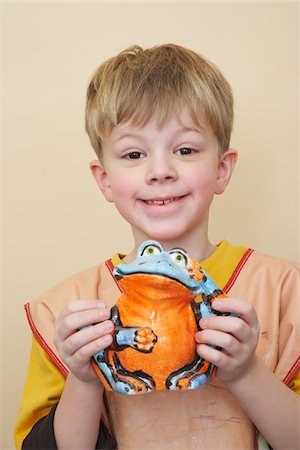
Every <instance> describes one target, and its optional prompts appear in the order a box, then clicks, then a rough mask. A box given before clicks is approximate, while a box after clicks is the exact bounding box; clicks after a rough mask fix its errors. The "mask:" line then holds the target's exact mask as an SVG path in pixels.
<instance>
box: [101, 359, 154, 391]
mask: <svg viewBox="0 0 300 450" xmlns="http://www.w3.org/2000/svg"><path fill="white" fill-rule="evenodd" d="M94 360H95V362H96V364H97V366H98V367H99V369H100V370H101V372H102V374H103V376H104V377H105V379H106V381H107V383H108V384H109V386H110V387H111V389H112V390H113V391H117V392H120V393H121V394H126V395H133V394H140V393H145V392H151V391H152V390H153V389H155V382H154V380H153V379H152V377H151V376H149V375H147V374H146V373H144V372H143V371H141V370H137V371H134V372H130V371H128V370H126V369H125V368H124V367H123V365H122V364H121V362H120V360H119V358H118V355H117V354H116V353H115V352H114V351H111V350H102V351H101V352H98V353H97V354H96V355H95V356H94Z"/></svg>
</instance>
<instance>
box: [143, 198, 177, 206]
mask: <svg viewBox="0 0 300 450" xmlns="http://www.w3.org/2000/svg"><path fill="white" fill-rule="evenodd" d="M177 198H178V197H174V198H168V199H167V200H145V202H146V203H147V204H148V205H167V204H168V203H171V202H173V201H174V200H176V199H177Z"/></svg>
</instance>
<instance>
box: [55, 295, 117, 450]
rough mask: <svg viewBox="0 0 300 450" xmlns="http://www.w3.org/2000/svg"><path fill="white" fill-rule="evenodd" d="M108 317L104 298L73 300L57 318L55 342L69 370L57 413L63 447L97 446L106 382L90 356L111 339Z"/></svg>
mask: <svg viewBox="0 0 300 450" xmlns="http://www.w3.org/2000/svg"><path fill="white" fill-rule="evenodd" d="M109 317H110V311H109V310H108V309H107V308H106V305H105V304H104V303H103V302H99V301H98V302H96V301H94V300H90V301H89V300H77V301H75V302H70V303H69V304H68V305H67V306H66V307H65V308H64V309H63V311H62V312H61V314H60V315H59V317H58V319H57V322H56V329H55V335H54V343H55V345H56V347H57V350H58V353H59V355H60V358H61V359H62V361H63V362H64V363H65V365H66V366H67V367H68V368H69V370H70V374H69V376H68V377H67V380H66V384H65V387H64V390H63V393H62V396H61V398H60V401H59V403H58V405H57V408H56V412H55V416H54V432H55V438H56V442H57V446H58V448H59V449H60V450H63V449H70V448H72V450H75V449H78V450H79V449H80V450H85V449H94V448H95V447H96V442H97V437H98V432H99V426H100V418H101V414H102V407H103V386H102V384H101V382H100V380H99V378H98V377H97V375H96V374H95V372H94V370H93V368H92V365H91V357H92V356H93V355H94V354H95V353H97V352H99V351H100V350H103V349H104V348H106V347H107V346H108V345H110V344H111V343H112V336H111V334H112V332H113V323H112V322H111V321H110V320H108V319H109ZM92 324H95V325H94V326H89V325H92Z"/></svg>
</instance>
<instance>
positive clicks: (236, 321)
mask: <svg viewBox="0 0 300 450" xmlns="http://www.w3.org/2000/svg"><path fill="white" fill-rule="evenodd" d="M199 324H200V327H201V328H202V329H204V330H206V329H210V330H217V331H222V332H225V333H230V334H232V335H233V336H234V337H235V338H236V339H238V340H239V341H240V342H246V341H247V340H248V339H250V337H251V329H250V327H249V326H248V325H247V324H246V322H245V321H244V320H242V319H240V318H239V317H231V316H210V317H205V318H203V319H201V320H200V322H199Z"/></svg>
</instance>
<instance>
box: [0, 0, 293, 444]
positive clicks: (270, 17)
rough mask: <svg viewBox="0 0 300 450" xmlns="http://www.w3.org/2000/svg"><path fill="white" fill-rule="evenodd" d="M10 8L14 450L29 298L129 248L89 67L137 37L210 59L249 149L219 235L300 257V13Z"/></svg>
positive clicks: (6, 234) (6, 434)
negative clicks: (93, 125) (96, 143)
mask: <svg viewBox="0 0 300 450" xmlns="http://www.w3.org/2000/svg"><path fill="white" fill-rule="evenodd" d="M2 13H3V19H2V23H3V30H4V46H3V63H4V72H3V102H2V103H3V107H4V108H3V111H4V122H3V135H2V138H3V144H4V145H3V149H4V152H3V166H4V170H3V172H2V174H3V183H4V185H3V186H4V200H3V207H2V212H4V221H3V250H4V253H3V254H4V266H3V290H2V292H3V295H2V301H3V305H2V314H3V316H2V324H1V329H2V338H3V342H2V344H4V345H3V349H2V350H3V351H2V358H1V361H2V388H3V390H2V402H1V404H2V406H3V408H4V414H3V417H2V426H1V428H2V432H1V434H2V439H3V443H2V445H1V448H3V449H10V448H14V444H13V440H12V429H13V425H14V422H15V419H16V414H17V410H18V406H19V401H20V396H21V392H22V389H23V385H24V380H25V375H26V370H27V363H28V357H29V350H30V330H29V327H28V326H27V323H26V320H25V315H24V312H23V304H24V303H25V302H27V301H29V300H30V299H32V298H34V297H36V296H38V295H39V294H41V293H43V292H45V291H46V290H48V289H49V288H50V287H52V286H53V285H55V284H57V283H58V282H59V281H61V280H63V279H65V278H67V277H68V276H70V275H71V274H73V273H75V272H78V271H80V270H82V269H85V268H87V267H89V266H92V265H95V264H97V263H99V262H100V261H102V260H104V259H105V258H108V257H110V256H111V255H112V254H113V253H115V252H116V251H121V252H125V253H126V252H127V251H129V250H130V248H131V245H132V240H131V234H130V228H129V226H128V225H127V224H125V223H124V222H123V220H122V219H121V218H120V217H119V216H118V214H117V213H116V212H115V211H114V207H113V206H112V205H109V204H106V203H105V201H104V200H103V199H102V197H101V194H100V192H99V191H98V189H97V187H96V184H95V182H94V180H93V179H92V177H91V175H90V172H89V167H88V164H89V161H90V160H91V159H93V158H94V154H93V151H92V149H91V147H90V144H89V141H88V138H87V136H86V135H85V132H84V125H83V122H84V102H85V90H86V87H87V83H88V81H89V79H90V77H91V75H92V73H93V72H94V70H95V69H96V67H97V66H98V65H99V64H100V63H101V62H103V61H104V60H105V59H107V58H108V57H110V56H112V55H114V54H116V53H117V52H119V51H121V50H123V49H124V48H125V47H127V46H129V45H132V44H134V43H137V44H140V45H142V46H146V47H147V46H152V45H155V44H161V43H167V42H175V43H178V44H181V45H184V46H187V47H190V48H192V49H194V50H196V51H198V52H200V53H202V54H204V55H205V56H207V57H208V58H209V59H211V60H212V61H214V62H215V63H216V64H217V65H218V66H219V67H220V69H221V70H222V71H223V73H224V75H225V76H226V77H227V78H228V80H229V81H230V83H231V85H232V87H233V91H234V94H235V103H236V107H235V111H236V119H235V126H234V134H233V137H232V146H233V147H235V148H237V149H238V150H239V152H240V155H239V161H238V165H237V168H236V173H235V174H234V176H233V180H232V183H231V185H230V186H229V188H228V190H227V191H226V193H225V194H224V195H223V196H222V197H218V198H217V199H216V201H215V203H214V206H213V208H212V213H211V231H210V238H211V240H212V241H213V242H217V241H219V240H221V239H222V238H227V239H229V240H231V241H232V242H234V243H236V244H245V245H248V246H251V247H254V248H256V249H259V250H262V251H264V252H268V253H272V254H274V255H278V256H281V257H284V258H288V259H293V260H297V259H299V228H298V222H297V221H298V220H299V195H298V194H299V181H298V179H299V176H300V167H299V160H298V159H297V156H298V148H297V139H298V138H299V131H298V129H297V99H298V100H299V91H297V87H298V88H299V80H298V79H297V50H298V49H297V30H298V22H297V17H299V15H297V3H295V2H290V3H288V2H276V3H275V2H267V3H263V2H258V3H244V2H234V3H213V2H210V3H202V2H201V3H197V2H196V3H195V2H193V3H188V2H184V3H176V2H166V3H155V2H153V3H125V2H121V3H88V2H85V3H72V2H70V3H26V2H24V3H22V2H21V3H6V4H3V5H2ZM297 92H298V93H297ZM297 96H298V97H297ZM297 133H298V134H297Z"/></svg>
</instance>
